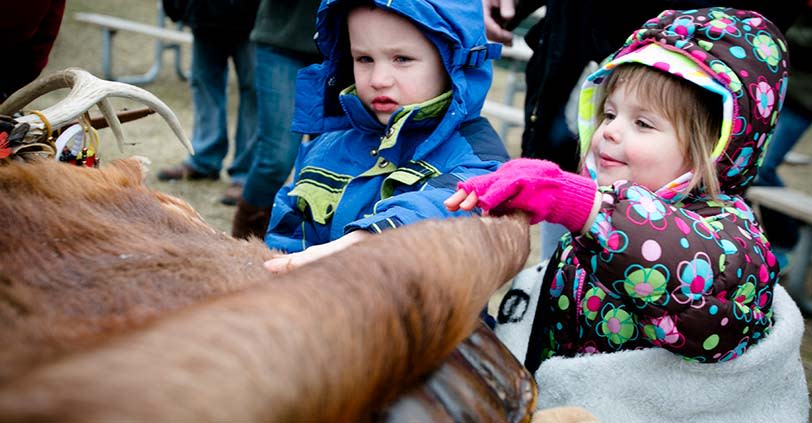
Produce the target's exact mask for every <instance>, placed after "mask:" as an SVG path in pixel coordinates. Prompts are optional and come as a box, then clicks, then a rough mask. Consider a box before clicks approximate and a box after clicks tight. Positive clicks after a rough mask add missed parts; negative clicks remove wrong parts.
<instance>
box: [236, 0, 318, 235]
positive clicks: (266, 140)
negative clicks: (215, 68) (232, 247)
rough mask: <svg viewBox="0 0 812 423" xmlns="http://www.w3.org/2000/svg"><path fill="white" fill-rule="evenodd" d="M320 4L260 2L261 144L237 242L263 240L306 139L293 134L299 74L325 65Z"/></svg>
mask: <svg viewBox="0 0 812 423" xmlns="http://www.w3.org/2000/svg"><path fill="white" fill-rule="evenodd" d="M318 7H319V0H301V1H296V2H291V1H284V0H262V2H261V3H260V6H259V12H258V13H257V20H256V24H255V25H254V30H253V31H252V32H251V41H253V42H254V43H255V44H256V57H257V66H256V72H255V73H256V94H257V117H258V121H257V125H258V127H257V138H256V142H255V144H254V150H253V152H254V158H253V163H252V164H251V168H250V171H249V172H248V177H247V179H246V181H245V188H244V190H243V192H242V198H240V200H239V202H238V203H237V211H236V212H235V214H234V219H233V221H232V226H231V234H232V235H233V236H234V237H237V238H248V237H249V236H256V237H259V238H262V237H263V236H264V235H265V229H266V228H267V227H268V219H269V218H270V216H271V206H272V205H273V200H274V197H275V196H276V192H277V191H279V188H281V187H282V185H284V184H285V181H286V180H287V178H288V175H289V174H290V171H291V169H292V168H293V160H294V159H295V158H296V152H297V151H298V149H299V144H300V142H301V139H302V134H297V133H294V132H291V129H290V128H291V122H292V120H293V110H294V98H295V94H296V72H297V71H298V70H299V69H300V68H303V67H305V66H307V65H310V64H312V63H318V62H320V61H321V55H319V54H318V51H317V50H316V43H315V42H314V41H313V34H314V33H315V32H316V11H317V10H318Z"/></svg>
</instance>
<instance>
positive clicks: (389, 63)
mask: <svg viewBox="0 0 812 423" xmlns="http://www.w3.org/2000/svg"><path fill="white" fill-rule="evenodd" d="M347 26H348V28H349V34H350V50H351V52H352V59H353V74H354V75H355V87H356V90H357V91H358V97H359V98H360V99H361V102H362V103H364V105H365V106H366V107H367V108H368V109H369V110H371V111H372V112H373V113H374V114H375V116H376V117H377V118H378V121H380V122H381V123H383V124H387V123H388V122H389V118H390V116H392V113H393V112H394V111H395V110H397V108H398V107H400V106H405V105H408V104H415V103H422V102H424V101H426V100H430V99H432V98H434V97H437V96H438V95H440V94H442V93H443V92H444V91H445V90H446V86H447V85H448V84H447V82H446V80H447V76H446V75H447V74H446V71H445V68H444V67H443V62H442V60H441V59H440V54H439V53H437V49H436V48H434V44H432V43H431V42H430V41H429V40H428V39H426V37H425V36H423V34H422V33H421V32H420V30H419V29H417V27H416V26H414V25H413V24H412V23H411V22H410V21H408V20H407V19H405V18H403V17H401V16H399V15H396V14H394V13H391V12H386V11H384V10H382V9H378V8H372V9H370V8H368V7H363V6H362V7H357V8H355V9H354V10H352V11H351V12H350V14H349V16H348V17H347Z"/></svg>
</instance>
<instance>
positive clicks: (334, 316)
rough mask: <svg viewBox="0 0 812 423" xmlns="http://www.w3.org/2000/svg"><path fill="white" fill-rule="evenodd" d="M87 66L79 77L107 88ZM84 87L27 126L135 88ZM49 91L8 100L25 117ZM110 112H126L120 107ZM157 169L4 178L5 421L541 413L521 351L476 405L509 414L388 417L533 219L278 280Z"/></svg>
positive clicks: (435, 238) (416, 229) (33, 171)
mask: <svg viewBox="0 0 812 423" xmlns="http://www.w3.org/2000/svg"><path fill="white" fill-rule="evenodd" d="M72 72H73V73H72V74H73V75H74V76H73V77H70V78H73V81H74V82H76V81H78V80H79V79H80V78H85V79H88V78H87V77H86V76H84V75H81V76H76V75H80V73H79V72H78V71H72ZM70 78H68V77H66V76H64V75H62V76H60V77H57V78H51V79H49V81H51V82H47V83H45V84H40V85H38V87H39V90H40V91H41V89H45V90H47V89H50V88H53V87H54V86H57V85H59V86H63V85H70V81H68V80H69V79H70ZM53 81H57V82H53ZM59 81H66V82H59ZM107 87H108V88H110V87H112V86H110V85H107ZM74 91H76V92H77V94H75V95H74V98H73V99H72V100H71V101H68V102H67V103H72V102H73V103H74V104H68V105H67V106H64V107H63V105H60V106H58V107H57V106H55V107H57V109H58V110H59V113H61V114H57V113H56V112H54V111H53V110H49V109H46V110H45V111H43V113H42V114H43V115H44V116H45V118H44V119H45V121H42V120H39V121H38V120H37V119H35V118H34V117H30V118H27V119H29V120H28V122H29V124H30V126H31V128H32V131H34V133H33V134H32V136H33V137H34V138H42V134H44V133H45V132H47V130H48V129H47V128H45V127H47V126H50V129H51V130H52V129H53V128H54V127H56V125H58V124H64V123H65V122H67V121H68V120H70V119H73V118H75V117H76V116H77V113H83V112H84V109H86V108H87V107H89V105H92V104H94V103H99V102H102V103H103V102H104V98H105V96H109V95H115V93H118V88H117V87H113V88H112V91H109V92H106V93H104V94H103V95H101V97H99V96H95V97H92V101H88V100H82V101H81V107H79V108H78V109H75V110H74V109H71V111H69V112H64V111H63V109H64V108H72V107H74V106H76V104H75V103H76V101H75V99H76V98H80V97H81V98H83V99H84V98H86V97H85V95H86V93H87V92H88V91H92V90H91V89H89V88H88V87H85V88H83V89H82V90H77V89H76V85H74V90H73V91H72V93H73V92H74ZM79 91H81V92H79ZM37 95H38V94H37ZM138 95H139V96H140V94H138ZM30 96H31V95H30V94H26V95H22V96H21V97H20V98H15V97H11V98H10V99H9V101H11V102H13V106H14V107H15V108H19V107H22V106H23V105H24V104H27V102H28V101H30V99H29V97H30ZM69 97H70V96H69ZM139 98H140V97H139ZM155 100H157V99H154V100H153V99H150V101H151V102H153V103H155V104H156V105H157V107H159V108H162V107H163V106H162V103H160V100H157V102H155ZM6 105H8V103H6ZM68 106H70V107H68ZM79 109H82V110H81V111H78V112H77V110H79ZM166 110H168V109H166ZM102 111H103V112H104V113H105V114H106V115H108V116H110V109H109V106H102ZM159 113H161V114H162V115H164V117H167V115H171V112H169V113H165V112H161V111H160V110H159ZM168 119H169V121H170V122H172V120H173V119H174V117H170V118H168ZM46 122H47V124H46ZM175 123H176V121H175ZM113 125H115V123H113ZM170 125H171V126H174V125H175V124H174V123H170ZM36 131H40V132H39V133H38V134H37V133H36ZM176 133H178V132H177V131H176ZM143 176H144V175H143V172H142V163H141V162H139V161H138V160H133V159H131V160H123V161H116V162H113V163H111V164H109V165H107V166H106V167H103V168H101V169H89V168H79V167H74V166H67V165H64V164H60V163H57V162H55V161H52V160H33V161H31V162H16V161H15V162H11V163H9V164H7V165H5V166H2V167H0V225H2V226H0V227H2V228H4V231H3V236H2V237H0V343H2V345H3V348H2V350H0V420H2V421H7V420H8V421H19V420H54V419H64V420H95V421H113V420H121V419H128V420H133V419H135V420H161V421H163V420H172V421H190V420H195V421H198V420H234V421H249V420H251V421H258V420H263V421H289V420H296V421H325V420H327V421H333V420H353V421H355V420H364V419H368V418H375V417H376V416H377V417H381V416H383V417H387V418H394V419H397V418H398V414H397V412H398V410H405V411H404V413H407V414H406V415H407V416H411V417H410V418H415V416H423V417H427V418H432V419H438V418H443V419H447V418H465V417H467V419H469V420H470V419H473V418H475V417H473V416H480V418H486V417H483V416H487V418H488V419H489V420H490V419H496V418H499V419H505V420H508V419H510V420H514V421H515V420H522V419H523V418H526V417H527V416H529V415H530V410H532V408H533V406H534V405H533V404H534V392H535V388H534V386H533V382H532V378H530V376H529V375H527V374H526V372H524V370H523V369H522V368H521V366H520V365H518V363H516V362H515V361H510V360H512V357H511V356H510V355H509V353H506V352H505V350H499V351H496V352H493V351H492V352H491V354H492V355H491V356H490V357H491V358H490V364H489V366H490V367H488V368H487V369H485V370H483V371H481V372H480V373H483V372H484V373H486V376H487V377H486V378H484V379H487V380H486V382H487V384H488V385H490V386H494V385H498V386H497V388H498V390H499V392H496V393H495V394H494V395H493V399H492V400H485V399H483V398H479V399H478V398H476V397H475V396H476V395H477V392H478V391H475V390H474V391H470V392H466V391H465V390H460V391H459V395H457V396H458V397H460V401H461V402H462V403H465V404H468V405H469V406H470V407H471V408H477V407H478V408H482V409H485V408H487V407H489V406H490V407H491V408H493V407H494V406H495V407H497V408H498V407H500V406H502V407H505V408H506V409H505V411H504V412H503V413H502V414H494V413H493V411H490V414H488V412H484V411H483V412H480V413H479V414H477V410H473V411H471V412H470V413H469V414H466V413H462V414H454V412H452V413H451V414H450V416H451V417H449V415H445V416H442V417H441V416H439V415H438V414H432V413H433V412H432V411H430V410H429V411H426V409H423V411H415V407H414V404H419V403H421V399H420V398H421V395H422V396H423V397H425V396H426V395H429V394H426V393H425V392H423V393H421V392H419V391H417V393H416V394H414V396H413V397H412V399H411V400H406V401H405V402H404V401H403V400H401V402H398V403H396V404H395V405H394V406H393V407H392V408H390V409H389V410H390V411H385V410H384V411H381V410H382V409H383V407H384V406H386V405H387V404H391V403H392V401H393V400H395V398H396V397H397V396H398V395H400V394H402V393H404V392H406V391H408V390H409V389H412V388H413V387H414V386H415V385H416V384H417V383H418V382H419V381H421V380H422V378H424V377H425V375H426V374H427V373H429V372H431V371H432V370H433V369H435V368H436V367H437V366H438V365H439V364H440V362H441V361H442V360H443V359H445V358H446V357H448V356H449V354H451V353H452V351H453V350H454V348H455V347H456V346H457V344H458V343H459V342H460V341H463V339H465V338H466V337H468V336H469V335H470V334H471V332H472V331H473V330H474V329H475V327H476V321H477V319H476V316H477V314H478V311H479V310H480V309H481V307H482V306H483V304H484V303H485V302H486V300H487V298H488V296H489V295H490V294H491V292H493V291H494V290H495V289H496V288H497V287H498V286H499V285H500V284H501V283H503V282H504V281H506V280H507V279H509V278H510V277H511V276H512V275H513V274H515V273H516V272H517V271H518V270H519V269H520V267H521V266H522V264H523V263H524V262H525V259H526V257H527V254H528V246H529V236H528V227H527V224H526V222H525V221H523V219H522V218H512V219H507V218H502V219H460V220H453V221H443V222H439V221H431V222H424V223H422V224H418V225H414V226H411V227H407V228H403V229H400V230H397V231H390V233H385V234H382V235H381V236H376V237H374V238H372V239H370V240H369V241H366V242H363V243H360V244H358V245H357V246H354V247H353V248H351V249H349V250H347V251H343V252H341V253H338V254H336V255H334V256H330V257H327V258H325V259H322V260H320V261H318V262H317V263H315V264H313V265H311V266H307V267H304V268H301V269H297V270H294V271H292V272H290V273H288V274H285V275H281V276H273V275H271V274H269V273H268V272H266V271H265V270H264V268H263V267H262V262H263V261H264V260H266V259H268V258H269V257H271V254H272V253H271V252H270V251H269V250H268V249H267V248H266V247H265V245H264V244H263V243H262V242H261V241H259V240H252V241H241V240H236V239H233V238H231V237H229V236H227V235H225V234H223V233H221V232H218V231H216V230H214V229H212V228H211V227H210V226H208V225H207V224H206V223H205V222H204V221H203V220H202V219H201V218H200V216H199V215H198V214H197V213H196V212H195V211H194V210H193V209H192V208H191V207H190V206H189V205H188V204H186V203H185V202H183V201H181V200H178V199H176V198H173V197H170V196H167V195H165V194H161V193H159V192H156V191H153V190H150V189H149V188H147V187H146V186H145V185H144V184H143ZM478 334H479V335H478V336H479V338H476V337H475V338H473V339H474V340H473V341H470V340H469V341H468V345H469V349H468V350H467V351H468V353H462V355H466V354H469V355H470V352H471V351H472V348H473V349H477V348H480V351H482V350H487V349H488V348H485V347H482V345H480V346H479V347H477V343H480V344H487V343H488V342H492V340H491V341H489V340H488V338H487V336H489V335H487V333H480V332H478ZM483 337H484V338H483ZM472 342H473V343H472ZM472 345H473V346H472ZM491 349H493V348H491ZM500 354H501V355H500ZM486 355H487V351H486ZM464 358H466V359H470V357H464ZM503 360H506V361H503ZM466 366H467V365H463V366H462V367H466ZM458 367H459V366H458ZM468 367H470V366H468ZM486 367H487V366H486ZM451 371H452V372H453V371H454V370H451ZM457 372H458V373H459V372H467V374H469V375H470V374H472V372H471V371H470V369H462V370H459V369H458V370H457ZM440 374H441V376H442V374H443V373H442V372H440ZM446 376H447V374H446ZM500 378H501V379H500ZM481 380H483V379H482V378H480V383H484V382H481ZM494 380H495V381H494ZM500 384H501V385H500ZM446 391H448V390H446ZM413 392H414V391H413ZM464 397H467V398H464ZM435 399H436V398H435ZM466 401H467V402H466ZM489 401H491V402H499V401H502V403H500V404H496V405H494V404H488V402H489ZM505 404H507V405H505ZM453 406H454V404H452V408H453ZM456 406H457V407H460V405H456ZM418 408H419V407H418ZM457 411H459V410H457ZM415 412H417V414H414V413H415ZM420 413H422V414H420ZM401 417H402V416H401ZM418 418H419V417H418Z"/></svg>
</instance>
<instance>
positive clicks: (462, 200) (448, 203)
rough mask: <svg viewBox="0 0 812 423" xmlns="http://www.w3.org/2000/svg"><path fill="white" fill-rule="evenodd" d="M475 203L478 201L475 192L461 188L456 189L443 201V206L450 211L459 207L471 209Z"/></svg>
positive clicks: (466, 209)
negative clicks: (468, 191)
mask: <svg viewBox="0 0 812 423" xmlns="http://www.w3.org/2000/svg"><path fill="white" fill-rule="evenodd" d="M477 203H479V199H478V198H477V196H476V192H473V191H471V192H470V193H467V192H465V190H462V189H460V190H457V192H455V193H454V195H452V196H451V197H448V198H447V199H446V200H445V201H443V204H444V205H445V207H446V208H447V209H448V210H450V211H457V210H459V209H462V210H465V211H471V210H473V209H474V207H476V206H477Z"/></svg>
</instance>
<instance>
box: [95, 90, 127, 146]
mask: <svg viewBox="0 0 812 423" xmlns="http://www.w3.org/2000/svg"><path fill="white" fill-rule="evenodd" d="M97 106H99V110H101V113H102V116H104V120H106V121H107V123H108V124H109V125H110V129H111V130H112V131H113V136H114V137H115V138H116V145H118V151H121V152H123V151H124V131H122V130H121V121H120V120H118V116H116V110H115V109H114V108H113V105H112V104H111V103H110V99H107V98H103V99H102V100H101V101H100V102H99V103H98V104H97Z"/></svg>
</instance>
